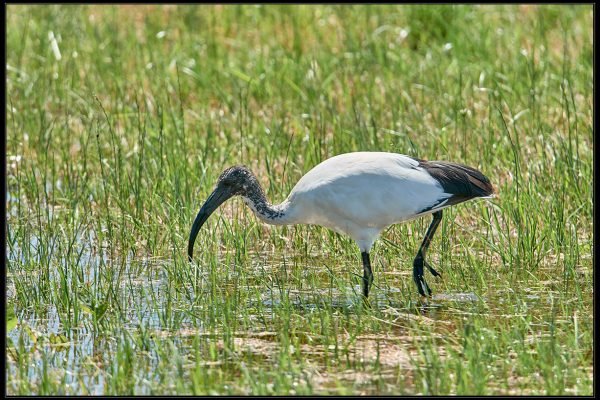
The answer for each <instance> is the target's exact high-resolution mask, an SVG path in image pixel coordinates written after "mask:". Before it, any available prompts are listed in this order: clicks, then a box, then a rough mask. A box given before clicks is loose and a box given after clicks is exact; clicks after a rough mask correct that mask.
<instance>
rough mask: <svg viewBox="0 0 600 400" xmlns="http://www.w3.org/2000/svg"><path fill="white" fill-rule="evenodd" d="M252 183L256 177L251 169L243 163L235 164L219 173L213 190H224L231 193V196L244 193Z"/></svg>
mask: <svg viewBox="0 0 600 400" xmlns="http://www.w3.org/2000/svg"><path fill="white" fill-rule="evenodd" d="M254 183H256V177H255V176H254V174H253V173H252V171H250V170H249V169H248V168H246V166H244V165H236V166H233V167H229V168H227V169H226V170H225V171H223V172H222V173H221V175H220V176H219V179H218V180H217V188H216V189H215V190H219V189H220V190H225V191H227V192H229V193H231V196H238V195H245V194H246V193H247V192H248V190H249V188H250V187H252V186H254Z"/></svg>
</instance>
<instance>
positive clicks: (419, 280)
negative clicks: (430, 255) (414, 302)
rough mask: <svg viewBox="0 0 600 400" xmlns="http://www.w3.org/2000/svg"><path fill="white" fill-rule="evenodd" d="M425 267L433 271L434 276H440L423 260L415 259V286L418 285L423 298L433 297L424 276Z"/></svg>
mask: <svg viewBox="0 0 600 400" xmlns="http://www.w3.org/2000/svg"><path fill="white" fill-rule="evenodd" d="M423 265H426V266H427V268H429V270H430V271H432V274H434V275H435V276H439V273H438V272H437V271H436V270H434V269H433V268H431V266H430V265H429V264H427V263H426V262H425V260H424V259H423V258H421V257H418V258H415V261H414V262H413V279H414V281H415V284H416V285H417V289H418V290H419V294H420V295H421V296H431V294H432V292H431V288H429V285H428V284H427V282H426V281H425V277H424V276H423V272H424V271H423Z"/></svg>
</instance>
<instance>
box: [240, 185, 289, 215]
mask: <svg viewBox="0 0 600 400" xmlns="http://www.w3.org/2000/svg"><path fill="white" fill-rule="evenodd" d="M242 199H243V200H244V203H246V205H248V207H250V209H251V210H252V212H254V214H255V215H256V216H257V217H258V218H260V219H261V220H262V221H263V222H266V223H267V224H271V225H287V224H289V223H291V215H290V212H289V211H290V210H289V202H288V201H287V200H286V201H284V202H283V203H281V204H275V205H273V204H271V203H270V202H269V201H268V200H267V197H266V196H265V192H264V190H263V189H262V187H261V186H260V184H259V183H258V181H253V182H250V183H249V188H248V190H247V192H246V194H245V195H242Z"/></svg>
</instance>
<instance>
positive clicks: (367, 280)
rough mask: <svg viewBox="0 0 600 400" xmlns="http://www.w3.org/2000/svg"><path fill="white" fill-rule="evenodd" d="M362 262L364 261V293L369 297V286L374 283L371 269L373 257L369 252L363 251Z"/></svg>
mask: <svg viewBox="0 0 600 400" xmlns="http://www.w3.org/2000/svg"><path fill="white" fill-rule="evenodd" d="M361 255H362V262H363V271H364V275H363V295H364V296H365V298H368V297H369V287H370V286H371V284H372V283H373V271H371V259H370V258H369V253H367V252H366V251H363V252H362V253H361Z"/></svg>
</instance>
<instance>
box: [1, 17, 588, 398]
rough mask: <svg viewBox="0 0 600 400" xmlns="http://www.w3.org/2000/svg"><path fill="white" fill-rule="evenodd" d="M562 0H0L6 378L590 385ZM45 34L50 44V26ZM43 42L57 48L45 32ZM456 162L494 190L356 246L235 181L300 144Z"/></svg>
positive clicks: (28, 388) (582, 144) (374, 390)
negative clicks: (428, 268)
mask: <svg viewBox="0 0 600 400" xmlns="http://www.w3.org/2000/svg"><path fill="white" fill-rule="evenodd" d="M592 13H593V9H592V6H591V5H582V6H556V5H549V6H548V5H544V6H498V5H493V6H442V5H436V6H416V5H415V6H405V5H396V6H392V5H386V6H358V5H357V6H292V5H267V6H193V7H192V6H71V5H62V6H47V5H35V6H20V5H9V6H7V30H6V32H7V106H6V115H7V132H8V133H7V142H6V149H7V161H6V163H7V169H6V171H7V172H6V173H7V176H6V178H7V190H8V193H7V195H6V198H7V231H6V233H7V242H6V247H7V260H8V266H7V281H6V282H7V296H6V306H7V311H8V312H7V318H6V324H7V328H8V333H7V347H6V361H7V366H6V378H7V393H8V394H55V395H60V394H88V393H89V394H121V395H124V394H256V395H258V394H278V395H284V394H439V395H441V394H487V395H497V394H538V395H541V394H548V395H561V394H580V395H581V394H588V395H590V394H592V393H593V391H592V383H593V381H592V366H593V357H592V346H593V333H592V326H593V317H592V316H593V299H592V293H593V290H592V288H593V266H592V251H593V250H592V218H593V215H592V209H593V197H592V185H593V181H592V176H593V171H592V149H593V135H592V116H593V105H592V104H593V96H592V92H593V69H592V54H593V53H592V17H593V15H592ZM53 43H54V44H53ZM59 54H60V55H59ZM358 150H371V151H375V150H378V151H392V152H398V153H403V154H408V155H411V156H418V157H421V158H425V159H442V160H444V159H445V160H452V161H457V162H462V163H465V164H467V165H472V166H474V167H477V168H479V169H481V170H482V171H483V172H484V174H486V175H487V176H488V177H490V178H491V180H492V182H493V184H494V186H495V188H496V190H497V192H498V196H497V197H496V198H495V199H493V200H492V201H473V202H469V203H466V204H463V205H459V206H456V207H453V208H452V209H450V210H449V211H448V212H446V213H445V217H444V220H443V222H442V224H441V226H440V230H439V234H438V235H437V236H436V238H435V240H434V241H433V244H432V247H431V250H430V252H429V254H430V259H431V261H432V263H433V264H434V265H436V267H437V268H439V270H441V271H442V272H443V280H436V279H434V278H432V277H430V278H429V283H430V285H431V286H432V289H433V291H434V294H435V295H437V297H434V298H433V300H432V305H430V306H429V307H423V305H422V304H421V301H420V299H419V296H418V293H417V292H416V288H415V286H414V284H413V282H412V278H411V273H412V269H411V265H412V258H413V257H414V254H415V253H416V250H417V248H418V246H419V243H420V241H421V240H422V236H423V234H424V232H425V230H426V228H427V225H428V224H429V218H422V219H419V220H416V221H413V222H410V223H407V224H404V225H399V226H393V227H391V228H389V229H388V230H387V231H385V232H384V233H383V235H382V238H381V240H379V241H378V243H377V244H376V246H375V248H374V251H373V253H372V262H373V267H374V273H375V287H374V288H373V289H372V296H373V298H374V299H375V300H376V301H375V306H374V307H373V308H371V309H367V308H364V307H362V306H361V303H360V301H359V300H360V298H359V293H360V290H359V288H360V286H359V285H360V279H359V277H360V275H361V274H362V268H361V263H360V254H359V252H358V249H357V247H356V246H355V244H354V243H353V242H352V241H351V240H350V239H348V238H346V237H343V236H340V235H337V234H334V233H332V232H330V231H328V230H327V229H324V228H320V227H314V226H310V227H309V226H293V227H268V226H265V225H263V224H261V223H260V222H259V221H258V220H257V219H256V218H255V217H254V216H253V215H252V213H251V211H250V210H249V209H247V208H245V207H244V205H243V204H242V202H241V201H239V200H233V201H230V202H229V203H226V204H225V205H224V206H222V207H221V208H220V209H219V211H218V212H217V213H216V214H215V216H213V217H212V218H211V219H210V220H209V222H208V223H207V225H206V226H205V227H204V228H203V229H202V231H201V233H200V236H199V238H198V241H197V243H196V257H197V263H195V264H193V265H190V264H189V263H188V262H187V256H186V246H187V236H188V233H189V229H190V227H191V223H192V221H193V218H194V217H195V215H196V213H197V211H198V209H199V207H200V206H201V204H202V202H203V201H204V199H205V198H206V197H207V196H208V194H209V193H210V192H211V191H212V189H213V187H214V184H215V181H216V178H217V177H218V175H219V174H220V173H221V171H222V170H223V169H224V168H226V167H228V166H230V165H234V164H241V163H243V164H246V165H248V166H249V167H250V168H251V169H252V170H253V171H254V172H255V173H256V174H257V175H258V177H259V179H260V180H261V182H262V184H263V186H264V187H265V190H266V192H267V195H268V197H269V198H270V199H272V200H273V201H274V202H279V201H281V200H283V199H284V198H285V197H286V196H287V193H289V191H290V190H291V188H292V187H293V185H294V184H295V183H296V182H297V180H298V179H299V178H300V177H301V176H302V175H303V174H304V173H306V172H307V171H308V170H309V169H310V168H312V167H313V166H315V165H316V164H318V163H319V162H321V161H323V160H325V159H327V158H329V157H331V156H333V155H336V154H340V153H343V152H350V151H358Z"/></svg>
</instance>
